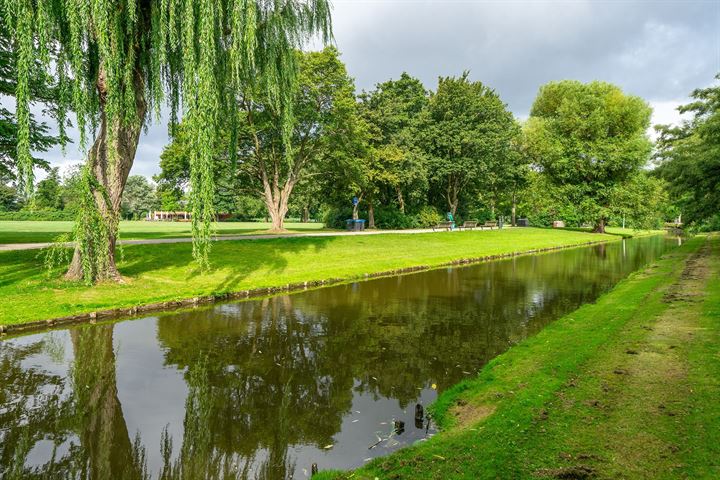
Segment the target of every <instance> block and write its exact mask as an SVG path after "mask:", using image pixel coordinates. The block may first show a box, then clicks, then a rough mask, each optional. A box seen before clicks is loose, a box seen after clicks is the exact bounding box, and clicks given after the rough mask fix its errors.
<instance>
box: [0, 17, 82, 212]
mask: <svg viewBox="0 0 720 480" xmlns="http://www.w3.org/2000/svg"><path fill="white" fill-rule="evenodd" d="M50 80H51V79H50V78H48V77H47V76H45V75H43V72H42V68H41V65H40V63H39V62H36V63H35V64H33V65H31V70H30V72H29V78H28V94H29V98H30V101H31V102H40V103H42V104H43V105H44V106H45V108H44V110H43V113H45V114H46V115H48V116H50V117H55V118H57V117H58V114H59V111H58V108H61V107H60V106H59V103H58V99H59V95H61V94H62V92H61V90H60V89H59V88H58V85H56V84H53V83H52V82H51V81H50ZM16 88H17V69H16V64H15V58H14V53H13V48H12V36H11V33H10V30H9V28H8V25H7V23H6V22H4V21H3V22H0V95H3V96H8V97H13V96H14V95H15V90H16ZM27 118H28V122H29V123H28V127H29V129H28V143H29V146H30V150H31V151H33V152H36V153H37V152H47V151H48V149H50V148H51V147H53V146H55V145H58V144H64V143H65V142H67V141H68V139H67V136H66V135H65V127H66V124H65V123H61V124H60V125H59V126H60V132H59V134H58V135H52V134H50V128H49V126H48V125H47V124H46V123H45V122H41V121H38V120H37V119H36V118H35V116H34V115H32V114H29V115H28V117H27ZM17 149H18V125H17V122H16V120H15V115H14V114H13V113H12V112H10V110H8V109H6V108H4V107H0V178H6V179H9V180H20V185H19V187H20V188H19V190H20V192H19V193H20V194H21V195H22V196H25V197H26V198H27V195H28V194H29V193H30V190H31V188H32V182H33V179H34V175H33V173H34V172H33V167H40V168H42V169H44V170H49V168H50V167H49V165H48V163H47V161H45V160H43V159H41V158H38V157H35V156H33V157H31V161H30V162H28V165H27V167H28V168H29V169H27V168H26V166H23V165H19V164H18V161H17ZM19 167H20V168H22V169H23V170H22V171H21V172H20V173H21V174H20V175H19V176H18V168H19ZM28 182H29V183H28Z"/></svg>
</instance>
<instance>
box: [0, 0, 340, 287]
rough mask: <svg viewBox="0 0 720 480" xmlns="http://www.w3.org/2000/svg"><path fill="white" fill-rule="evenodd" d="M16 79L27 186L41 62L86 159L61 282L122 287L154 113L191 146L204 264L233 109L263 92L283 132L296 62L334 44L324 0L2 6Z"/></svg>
mask: <svg viewBox="0 0 720 480" xmlns="http://www.w3.org/2000/svg"><path fill="white" fill-rule="evenodd" d="M0 8H1V9H2V11H0V15H1V16H2V20H1V21H3V22H5V23H6V25H8V27H9V29H10V32H11V34H12V38H13V50H14V53H15V61H16V69H17V88H16V92H15V96H16V101H17V105H16V116H17V122H18V134H17V138H18V141H17V149H18V152H17V163H18V166H17V167H18V172H19V176H20V178H21V180H22V182H23V184H24V185H28V186H30V187H29V188H31V186H32V183H33V182H32V180H33V169H32V162H33V160H32V156H31V152H30V130H29V123H30V92H29V81H30V74H31V70H32V68H34V66H35V65H36V64H37V63H38V62H39V63H40V64H41V65H42V67H43V69H44V71H45V72H46V74H47V75H48V76H52V77H54V79H55V81H56V82H57V85H58V88H59V90H60V91H61V92H62V94H61V95H60V101H61V104H62V106H63V107H65V108H61V109H60V112H61V115H60V118H59V119H58V120H59V121H60V122H64V121H65V118H64V116H65V112H66V111H73V112H74V113H75V115H76V121H77V126H78V128H79V131H80V145H81V147H82V148H86V146H87V145H89V144H90V142H92V143H91V145H90V148H89V150H88V153H87V164H86V167H85V174H84V179H85V180H84V183H85V188H84V189H83V191H84V192H85V195H86V198H85V199H84V200H83V202H82V204H83V208H82V209H81V212H80V215H79V217H78V221H77V224H76V228H75V234H74V236H75V241H76V244H77V247H76V249H75V253H74V255H73V259H72V262H71V264H70V267H69V269H68V272H67V275H66V277H67V278H68V279H84V280H85V281H87V282H92V281H96V280H104V279H113V280H121V278H122V277H121V276H120V274H119V272H118V270H117V267H116V264H115V242H116V239H117V231H118V220H119V212H120V200H121V197H122V192H123V189H124V187H125V182H126V181H127V177H128V174H129V172H130V168H131V167H132V164H133V160H134V158H135V152H136V149H137V145H138V140H139V137H140V133H141V131H142V128H143V126H145V125H146V123H147V122H148V121H149V117H151V112H155V114H156V116H157V117H158V118H159V116H160V108H161V106H162V105H163V104H167V105H169V107H170V112H171V115H170V125H171V132H172V128H173V125H175V124H176V123H177V121H178V119H179V117H180V116H182V118H183V124H184V128H186V129H187V130H188V131H189V135H188V136H189V137H190V138H191V139H192V140H191V145H190V147H191V152H192V153H191V161H190V180H191V192H190V209H191V212H192V230H193V256H194V257H195V259H196V260H197V261H199V262H200V263H201V264H203V265H206V264H207V261H208V253H209V250H210V223H211V221H212V218H213V207H212V198H213V174H212V168H213V158H212V152H213V142H214V140H215V139H214V132H216V131H218V128H216V127H217V126H218V125H219V123H220V121H221V120H223V121H225V122H226V121H228V119H229V120H230V121H231V122H234V121H235V120H234V119H236V118H237V117H238V116H237V115H236V114H235V112H234V111H233V108H234V107H233V105H234V99H235V98H236V97H237V95H238V94H239V93H241V92H250V91H252V92H261V94H262V95H264V96H266V97H267V98H270V99H271V103H272V108H273V109H275V110H277V111H278V112H280V115H281V117H282V118H283V123H284V124H285V125H287V128H286V130H287V132H286V135H287V137H288V139H289V137H290V133H291V128H290V125H291V120H292V108H291V102H292V98H293V94H294V90H295V87H296V83H297V66H296V57H295V53H294V51H295V50H296V49H298V48H301V47H302V46H303V45H304V44H305V43H306V42H307V41H308V40H309V39H311V38H312V37H313V36H315V35H319V36H320V37H321V38H322V40H323V41H324V42H327V41H328V39H329V38H330V35H331V26H330V5H329V1H328V0H0Z"/></svg>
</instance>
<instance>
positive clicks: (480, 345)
mask: <svg viewBox="0 0 720 480" xmlns="http://www.w3.org/2000/svg"><path fill="white" fill-rule="evenodd" d="M673 243H674V242H672V241H669V240H666V239H663V238H659V237H658V238H649V239H643V240H632V241H627V242H617V243H613V244H610V245H599V246H596V247H592V248H583V249H574V250H567V251H562V252H558V253H553V254H547V255H540V256H532V257H520V258H513V259H509V260H506V261H501V262H492V263H486V264H481V265H477V266H473V267H468V268H447V269H440V270H436V271H433V272H425V273H420V274H415V275H407V276H399V277H392V278H385V279H378V280H373V281H368V282H362V283H354V284H349V285H342V286H337V287H332V288H325V289H320V290H315V291H309V292H304V293H301V294H296V295H289V296H278V297H273V298H268V299H263V300H259V301H251V302H239V303H229V304H225V305H219V306H215V307H212V308H208V309H205V310H195V311H185V312H170V313H167V314H163V315H162V316H160V317H159V318H158V317H152V318H146V319H141V320H137V321H128V322H120V323H117V324H111V325H98V326H84V327H78V328H73V329H69V330H64V331H56V332H52V333H44V334H37V335H32V336H26V337H21V338H15V339H10V340H6V341H3V342H2V343H0V477H2V478H93V479H105V478H127V479H140V478H148V477H152V478H162V479H176V478H177V479H180V478H261V479H284V478H304V476H305V475H306V474H309V471H310V465H311V464H312V463H314V462H317V463H318V464H319V465H320V468H321V469H325V468H349V467H353V466H357V465H360V464H362V462H363V461H364V460H365V459H367V458H370V457H373V456H377V455H382V454H385V453H387V452H388V451H391V450H393V449H395V448H398V447H399V446H401V445H403V444H407V443H411V442H414V441H422V439H424V438H425V437H426V429H425V428H424V427H425V425H423V424H422V422H421V424H419V425H417V426H416V425H415V421H414V413H415V404H416V403H420V404H423V405H426V404H428V403H429V402H431V401H432V400H433V399H434V398H435V395H436V393H437V390H439V391H442V390H443V389H445V388H447V387H449V386H450V385H452V384H454V383H456V382H457V381H459V380H461V379H462V378H463V377H465V376H467V375H473V374H475V373H476V372H477V371H478V369H480V368H481V367H482V366H483V365H484V364H485V363H487V361H489V360H490V359H491V358H493V357H495V356H496V355H497V354H499V353H501V352H503V351H505V350H506V349H507V348H508V347H509V346H510V345H511V344H513V343H515V342H518V341H520V340H521V339H523V338H525V337H527V336H528V335H531V334H533V333H535V332H537V331H538V330H540V329H541V328H543V326H545V325H547V323H548V322H550V321H551V320H553V319H555V318H557V317H559V316H560V315H562V314H564V313H566V312H568V311H571V310H573V309H575V308H577V306H579V305H581V304H583V303H585V302H588V301H592V300H594V299H595V298H596V297H597V296H598V295H599V294H600V293H602V291H604V290H606V289H607V288H609V287H610V286H612V285H613V284H614V283H615V282H617V281H618V280H619V279H621V278H623V277H624V276H626V275H627V274H628V273H629V272H631V271H633V270H635V269H637V268H638V267H639V266H640V265H642V264H643V263H646V262H647V261H648V260H650V259H652V258H655V257H657V256H658V255H659V254H660V253H661V252H662V251H663V250H664V249H666V248H668V247H669V246H670V245H672V244H673ZM436 389H437V390H436ZM395 420H399V421H403V422H405V430H404V432H402V433H401V434H397V433H393V421H395ZM373 444H375V445H376V447H374V448H372V449H370V448H369V447H370V446H371V445H373Z"/></svg>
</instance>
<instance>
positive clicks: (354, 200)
mask: <svg viewBox="0 0 720 480" xmlns="http://www.w3.org/2000/svg"><path fill="white" fill-rule="evenodd" d="M358 203H360V200H359V199H358V197H353V205H357V204H358Z"/></svg>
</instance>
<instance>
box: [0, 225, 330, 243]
mask: <svg viewBox="0 0 720 480" xmlns="http://www.w3.org/2000/svg"><path fill="white" fill-rule="evenodd" d="M72 225H73V222H39V221H37V222H36V221H0V244H3V243H41V242H52V241H53V240H55V238H56V237H57V236H58V235H60V234H62V233H67V232H69V231H70V230H72ZM213 228H214V229H215V232H216V233H217V234H218V235H244V234H251V233H266V231H267V230H268V229H269V228H270V224H269V223H265V222H219V223H214V224H213ZM285 228H287V229H288V230H289V231H291V232H318V231H320V230H322V229H323V224H322V223H286V224H285ZM189 236H191V232H190V223H189V222H142V221H122V222H120V237H121V239H123V240H142V239H148V238H178V237H189Z"/></svg>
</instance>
